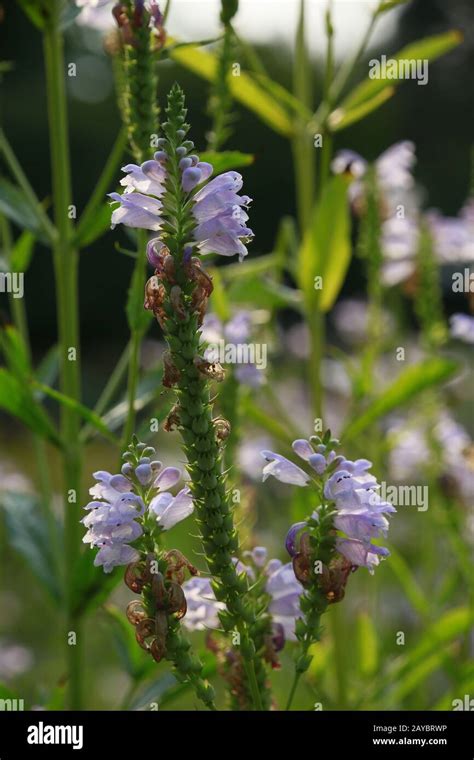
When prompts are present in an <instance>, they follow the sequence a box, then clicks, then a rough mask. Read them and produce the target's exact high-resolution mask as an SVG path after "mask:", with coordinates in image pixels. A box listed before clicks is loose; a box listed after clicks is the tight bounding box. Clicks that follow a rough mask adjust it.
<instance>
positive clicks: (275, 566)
mask: <svg viewBox="0 0 474 760" xmlns="http://www.w3.org/2000/svg"><path fill="white" fill-rule="evenodd" d="M266 574H267V576H268V579H267V582H266V585H265V591H266V592H267V594H270V596H271V601H270V604H269V607H268V611H269V612H270V614H271V616H272V620H273V622H274V623H276V624H278V625H281V626H282V628H283V631H284V634H285V639H287V640H288V641H296V634H295V623H296V621H297V619H298V618H301V617H303V614H302V612H301V609H300V597H301V595H302V594H303V591H304V589H303V586H302V585H301V583H300V582H299V581H298V580H297V578H296V576H295V574H294V571H293V566H292V564H291V562H288V563H287V564H286V565H283V564H282V563H281V562H280V561H279V560H272V561H271V563H269V564H268V565H267V568H266Z"/></svg>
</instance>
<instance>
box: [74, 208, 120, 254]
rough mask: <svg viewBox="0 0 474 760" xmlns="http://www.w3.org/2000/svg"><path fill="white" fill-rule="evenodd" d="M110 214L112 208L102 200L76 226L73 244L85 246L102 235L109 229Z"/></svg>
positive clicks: (80, 246) (79, 246)
mask: <svg viewBox="0 0 474 760" xmlns="http://www.w3.org/2000/svg"><path fill="white" fill-rule="evenodd" d="M111 215H112V210H111V208H110V203H108V202H104V203H103V204H102V205H100V206H98V207H97V208H96V209H95V210H94V211H91V212H90V213H89V214H88V216H87V219H86V220H85V221H84V222H83V223H82V224H81V226H80V227H78V230H77V233H76V235H75V237H74V245H75V246H77V247H78V248H85V247H86V246H88V245H92V243H93V242H94V241H95V240H97V239H98V238H100V237H102V235H104V234H105V233H106V232H107V231H108V230H109V229H110V217H111Z"/></svg>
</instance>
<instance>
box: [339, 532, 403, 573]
mask: <svg viewBox="0 0 474 760" xmlns="http://www.w3.org/2000/svg"><path fill="white" fill-rule="evenodd" d="M336 548H337V550H338V552H339V553H340V554H342V555H343V557H345V558H346V559H347V560H348V561H349V562H350V563H351V564H352V565H354V566H355V567H366V568H367V570H368V571H369V573H370V574H371V575H373V573H374V569H375V568H376V567H377V565H379V564H380V557H382V558H385V557H388V556H389V554H390V552H389V551H388V549H385V548H384V547H383V546H375V544H370V543H369V544H367V543H365V542H363V541H357V540H355V539H353V538H337V539H336Z"/></svg>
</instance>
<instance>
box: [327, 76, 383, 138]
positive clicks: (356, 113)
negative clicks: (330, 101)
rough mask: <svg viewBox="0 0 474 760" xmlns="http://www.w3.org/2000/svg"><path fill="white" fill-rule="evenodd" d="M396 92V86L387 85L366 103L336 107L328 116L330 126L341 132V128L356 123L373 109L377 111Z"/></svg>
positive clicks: (331, 128)
mask: <svg viewBox="0 0 474 760" xmlns="http://www.w3.org/2000/svg"><path fill="white" fill-rule="evenodd" d="M394 94H395V87H386V88H385V89H384V90H381V91H380V92H378V93H377V94H376V95H374V97H373V98H369V100H366V101H365V102H364V103H361V104H360V105H357V106H355V107H354V108H349V109H347V108H345V109H344V108H336V110H335V111H333V112H332V113H331V114H330V116H329V118H328V126H329V129H330V130H331V131H332V132H339V131H340V130H341V129H345V128H346V127H349V126H350V125H351V124H355V123H356V122H357V121H360V120H361V119H364V118H365V117H366V116H368V115H369V114H370V113H372V111H375V110H376V109H377V108H379V107H380V106H381V105H383V104H384V103H386V101H387V100H390V98H391V97H392V95H394Z"/></svg>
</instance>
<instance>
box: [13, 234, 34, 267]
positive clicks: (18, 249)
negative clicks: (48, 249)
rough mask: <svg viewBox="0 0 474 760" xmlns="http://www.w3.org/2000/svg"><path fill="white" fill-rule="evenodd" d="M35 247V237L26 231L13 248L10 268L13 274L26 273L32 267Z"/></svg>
mask: <svg viewBox="0 0 474 760" xmlns="http://www.w3.org/2000/svg"><path fill="white" fill-rule="evenodd" d="M34 246H35V236H34V235H33V233H31V232H29V231H28V230H25V232H22V233H21V235H20V236H19V237H18V240H17V241H16V243H15V245H14V246H13V248H12V251H11V256H10V266H11V270H12V272H26V271H27V270H28V268H29V266H30V263H31V258H32V256H33V251H34Z"/></svg>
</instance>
